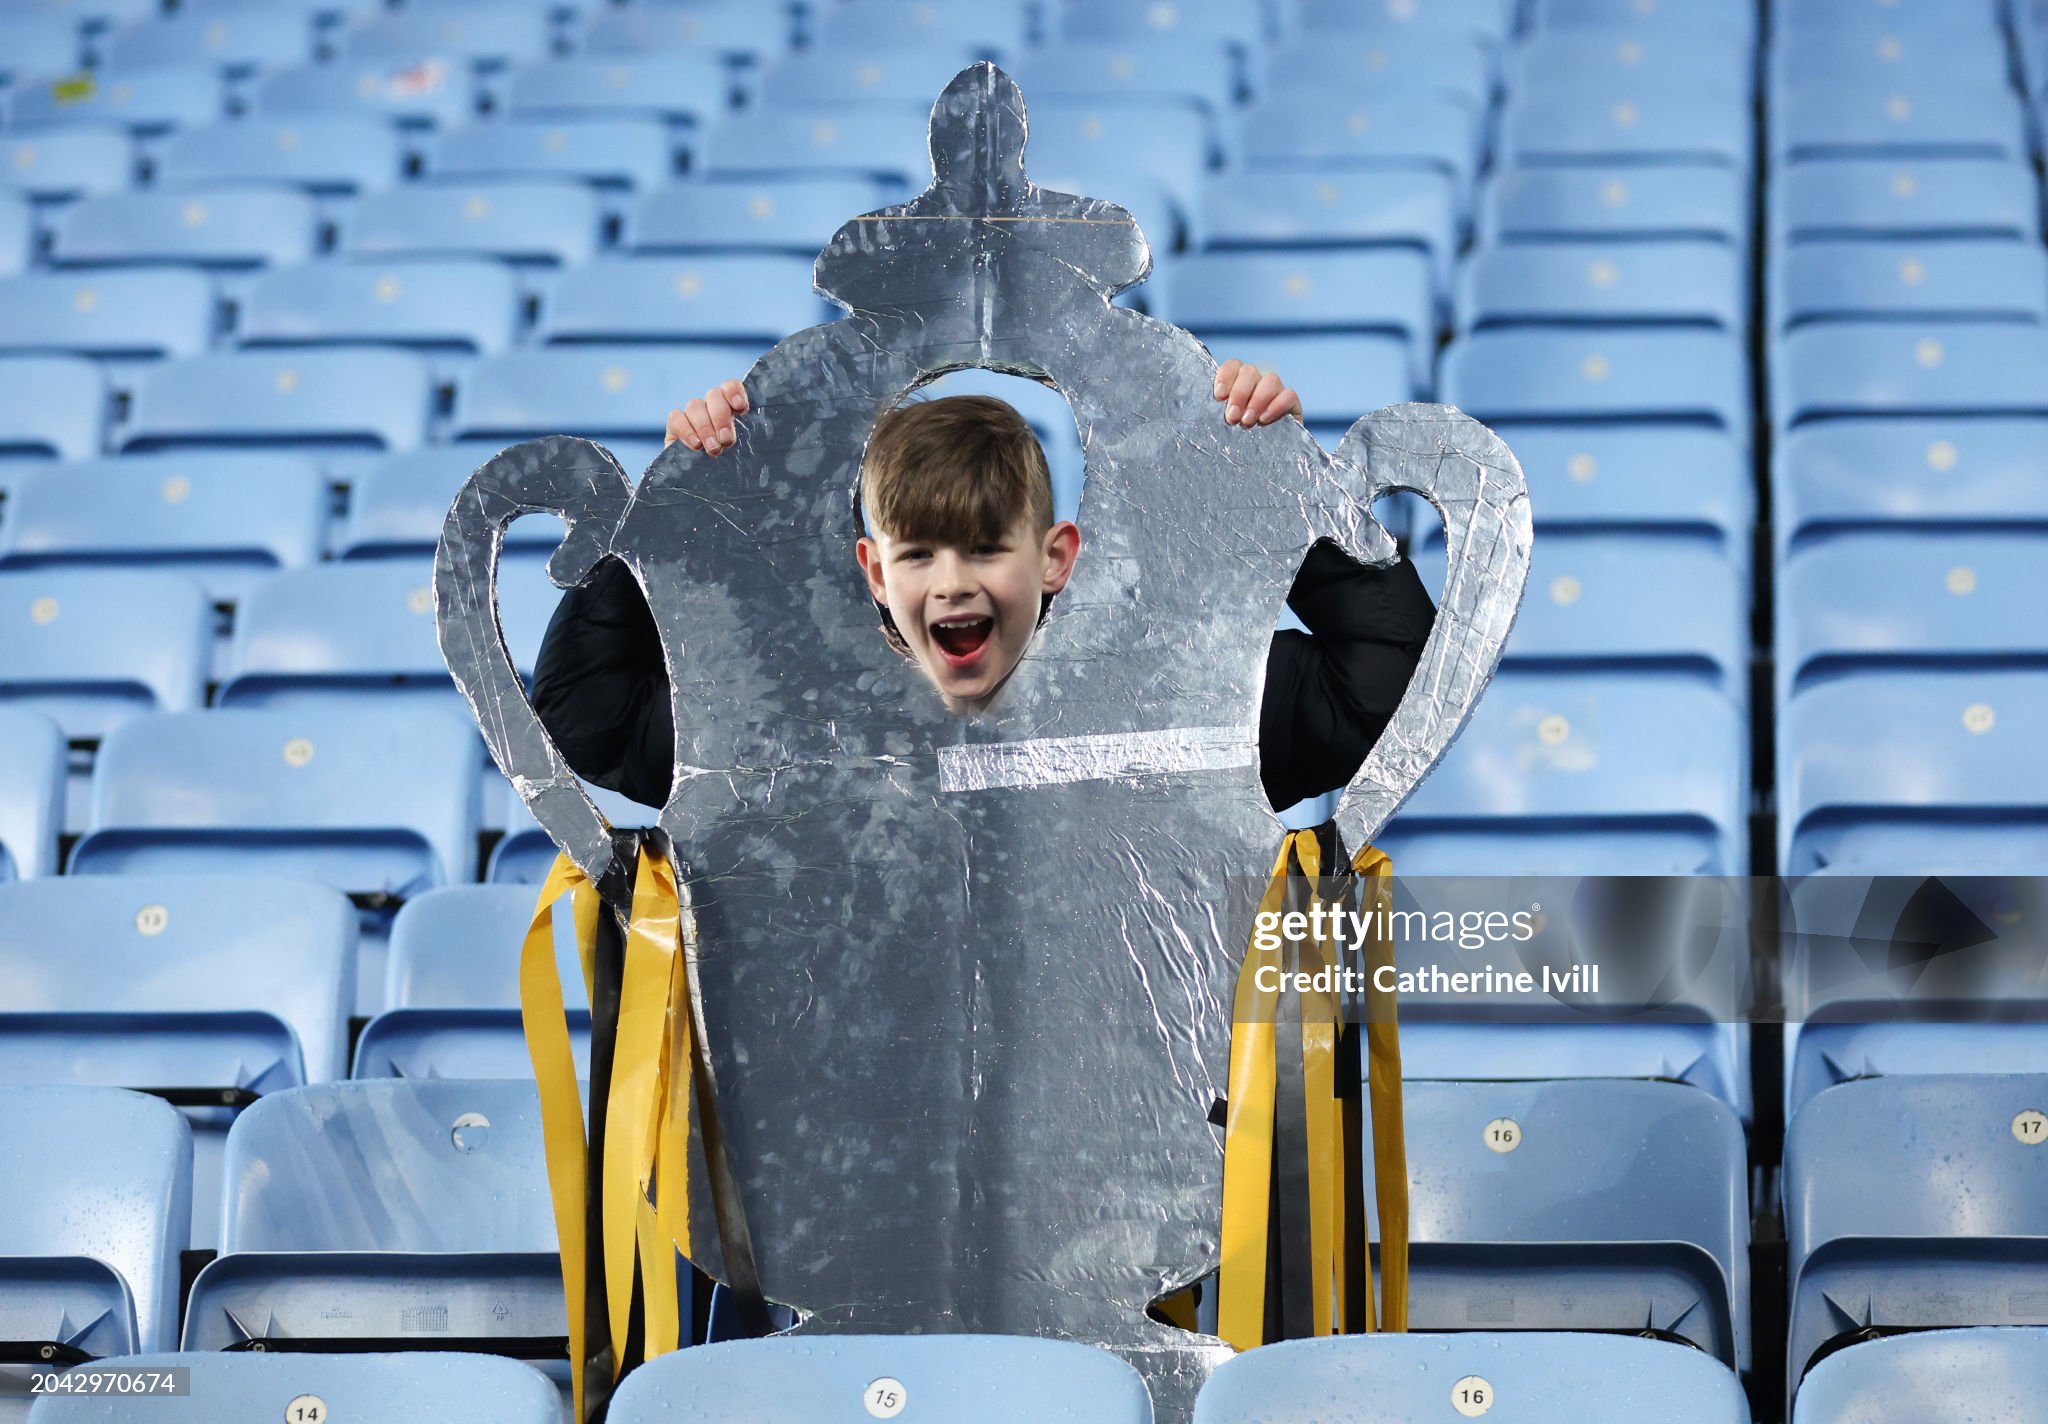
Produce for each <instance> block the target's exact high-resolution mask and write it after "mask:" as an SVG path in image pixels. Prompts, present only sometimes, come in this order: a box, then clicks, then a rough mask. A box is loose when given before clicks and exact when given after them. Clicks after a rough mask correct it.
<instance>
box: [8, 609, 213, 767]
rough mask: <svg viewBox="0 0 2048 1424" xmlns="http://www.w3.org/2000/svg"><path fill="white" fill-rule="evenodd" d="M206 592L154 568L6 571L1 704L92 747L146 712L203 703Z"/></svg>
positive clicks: (209, 628) (209, 639)
mask: <svg viewBox="0 0 2048 1424" xmlns="http://www.w3.org/2000/svg"><path fill="white" fill-rule="evenodd" d="M213 625H214V617H213V608H212V605H211V604H210V603H209V601H208V600H207V597H206V590H204V589H203V588H201V587H200V586H199V585H198V584H197V583H195V582H193V580H192V579H190V578H189V577H186V576H185V575H182V574H176V573H161V572H157V571H154V570H147V571H145V570H126V569H123V570H113V569H92V570H78V571H74V570H62V571H59V570H54V569H37V570H33V571H26V570H25V571H20V572H10V573H0V702H6V703H9V704H11V705H14V706H22V707H30V708H33V709H35V710H36V711H39V712H42V713H44V714H45V715H47V716H48V717H50V718H51V719H52V720H53V721H55V722H56V723H57V725H58V726H60V727H62V728H63V729H64V735H65V737H66V738H67V739H69V740H71V741H94V740H97V739H98V738H100V737H103V736H105V735H106V734H107V733H108V732H109V731H111V730H112V729H113V728H115V727H117V726H119V725H120V724H121V723H122V722H124V721H126V720H127V719H128V718H130V717H133V716H135V715H136V714H138V713H140V712H150V711H155V712H191V711H196V710H197V709H198V708H200V707H203V706H204V705H205V703H206V674H207V669H208V666H209V664H210V662H211V658H212V653H213Z"/></svg>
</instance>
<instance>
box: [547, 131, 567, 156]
mask: <svg viewBox="0 0 2048 1424" xmlns="http://www.w3.org/2000/svg"><path fill="white" fill-rule="evenodd" d="M540 146H541V147H542V148H544V149H546V150H547V151H548V152H549V153H560V152H562V151H563V150H564V149H566V148H568V146H569V135H567V134H565V133H563V132H562V131H561V130H560V129H549V130H548V131H547V132H546V133H545V134H543V135H542V136H541V141H540Z"/></svg>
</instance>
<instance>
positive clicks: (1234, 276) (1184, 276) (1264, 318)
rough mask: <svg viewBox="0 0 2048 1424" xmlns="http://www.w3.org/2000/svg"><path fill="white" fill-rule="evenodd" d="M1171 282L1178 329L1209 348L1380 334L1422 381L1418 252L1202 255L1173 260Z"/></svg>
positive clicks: (1425, 354)
mask: <svg viewBox="0 0 2048 1424" xmlns="http://www.w3.org/2000/svg"><path fill="white" fill-rule="evenodd" d="M1169 279H1170V281H1171V284H1172V285H1171V289H1170V290H1171V295H1172V301H1171V303H1170V308H1169V314H1170V315H1171V317H1172V318H1173V321H1174V323H1175V325H1177V326H1182V327H1185V328H1186V329H1188V330H1189V331H1192V332H1194V333H1195V335H1197V336H1199V337H1201V338H1202V340H1203V341H1204V342H1206V343H1207V344H1208V345H1209V347H1210V348H1211V349H1212V350H1221V349H1225V348H1228V347H1229V346H1230V338H1232V337H1235V336H1241V335H1252V334H1261V333H1269V332H1270V333H1283V334H1293V333H1308V332H1323V333H1332V334H1336V333H1342V334H1354V335H1377V336H1381V337H1386V338H1390V339H1392V340H1394V341H1397V342H1399V343H1400V345H1401V346H1402V347H1403V348H1404V349H1405V350H1406V352H1407V356H1408V362H1409V367H1410V372H1411V380H1412V382H1413V384H1414V385H1415V387H1416V388H1417V389H1422V388H1424V387H1426V386H1427V385H1428V383H1429V377H1430V368H1431V364H1432V362H1433V360H1434V358H1435V356H1436V302H1435V299H1434V293H1433V291H1432V284H1431V281H1430V269H1429V263H1428V261H1427V259H1425V258H1424V257H1422V256H1421V255H1420V254H1418V253H1414V252H1402V251H1395V250H1383V251H1369V252H1284V253H1266V252H1208V253H1202V254H1200V255H1198V256H1193V257H1184V258H1181V259H1180V260H1178V261H1177V262H1175V263H1174V264H1173V270H1172V271H1171V273H1170V274H1169ZM1283 369H1284V368H1283Z"/></svg>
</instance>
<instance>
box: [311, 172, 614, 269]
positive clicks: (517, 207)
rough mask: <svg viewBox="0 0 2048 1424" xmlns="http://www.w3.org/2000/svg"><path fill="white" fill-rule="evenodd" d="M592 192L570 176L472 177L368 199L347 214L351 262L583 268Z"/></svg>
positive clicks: (596, 217) (595, 211)
mask: <svg viewBox="0 0 2048 1424" xmlns="http://www.w3.org/2000/svg"><path fill="white" fill-rule="evenodd" d="M599 208H600V201H599V198H598V194H597V193H596V191H595V190H593V189H592V188H591V187H590V186H589V185H588V184H585V183H582V182H578V181H577V180H575V179H573V178H545V177H543V178H478V179H471V180H469V181H466V182H454V181H450V182H446V183H438V184H418V185H415V186H410V187H405V188H398V189H394V190H393V191H391V192H388V193H371V194H367V195H365V196H364V197H363V198H361V199H359V200H358V201H357V202H356V204H355V206H354V207H353V208H351V209H350V210H349V213H348V218H347V221H346V223H345V224H344V226H343V237H342V241H343V243H344V245H345V246H346V247H347V249H348V251H349V254H350V255H351V256H354V257H378V258H398V257H436V256H449V255H463V256H470V255H474V256H483V257H498V258H503V259H505V260H507V261H512V262H518V263H526V264H547V265H554V264H574V263H579V262H586V261H588V260H589V259H590V257H591V255H592V254H593V253H595V252H596V251H597V232H598V225H599V222H600V212H599Z"/></svg>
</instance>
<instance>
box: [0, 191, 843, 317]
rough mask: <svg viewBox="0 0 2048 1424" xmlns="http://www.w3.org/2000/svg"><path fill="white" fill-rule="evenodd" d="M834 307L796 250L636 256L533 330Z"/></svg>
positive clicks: (565, 286) (579, 275) (579, 271)
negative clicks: (818, 290)
mask: <svg viewBox="0 0 2048 1424" xmlns="http://www.w3.org/2000/svg"><path fill="white" fill-rule="evenodd" d="M848 216H851V214H849V215H848ZM4 290H5V288H4V286H0V291H4ZM837 313H838V308H836V307H833V306H831V305H829V304H828V303H827V302H826V301H825V300H824V299H823V298H822V297H820V296H818V294H817V293H816V292H814V291H812V290H811V263H810V262H809V261H807V260H805V259H804V258H801V257H785V256H782V255H779V254H749V255H745V256H725V257H634V258H626V259H623V260H620V261H615V262H593V263H591V264H590V265H589V266H587V267H578V268H576V269H574V270H572V271H569V272H564V273H563V274H562V276H561V278H560V279H559V280H558V281H557V282H556V283H555V285H554V289H553V291H551V292H550V293H549V295H548V298H547V300H546V302H545V303H544V304H543V306H542V308H541V317H540V327H539V330H538V332H537V335H538V337H539V339H540V340H541V341H543V342H545V343H547V344H548V345H551V346H559V345H564V344H568V343H576V344H583V343H590V342H628V341H658V342H674V341H732V342H751V343H754V344H756V345H758V346H760V347H761V348H762V349H763V350H766V349H767V348H768V347H770V346H773V345H774V344H775V343H776V342H778V341H780V340H782V339H783V338H784V337H785V336H788V335H790V334H792V333H793V332H798V331H802V330H803V329H804V328H805V327H808V326H816V325H817V324H818V323H819V322H822V321H828V320H830V319H831V318H832V317H833V316H835V315H837Z"/></svg>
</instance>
